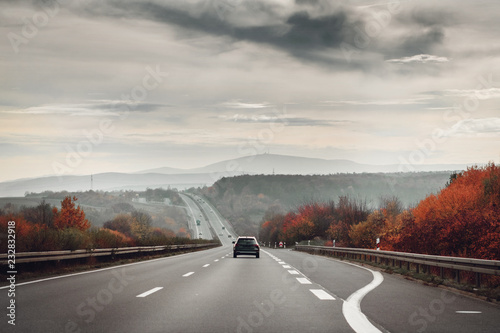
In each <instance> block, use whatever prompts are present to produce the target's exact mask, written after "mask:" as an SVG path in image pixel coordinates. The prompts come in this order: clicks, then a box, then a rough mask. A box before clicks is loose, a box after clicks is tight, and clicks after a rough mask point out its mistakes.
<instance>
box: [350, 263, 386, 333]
mask: <svg viewBox="0 0 500 333" xmlns="http://www.w3.org/2000/svg"><path fill="white" fill-rule="evenodd" d="M353 266H356V267H359V268H363V269H366V270H368V271H370V272H371V273H372V274H373V280H372V282H370V283H369V284H367V285H366V286H364V287H363V288H361V289H358V290H357V291H355V292H354V293H352V294H351V295H350V296H349V297H348V298H347V300H345V301H344V304H343V305H342V314H343V315H344V317H345V319H346V320H347V323H348V324H349V326H351V328H352V329H353V330H354V331H355V332H356V333H382V332H381V331H380V330H379V329H378V328H376V327H375V326H374V325H373V324H372V323H371V322H370V321H369V320H368V318H366V316H365V315H364V314H363V312H361V301H362V300H363V297H365V296H366V295H367V294H368V293H369V292H370V291H372V290H373V289H375V288H377V287H378V286H379V285H380V284H381V283H382V282H383V281H384V277H383V276H382V274H381V273H380V272H376V271H372V270H370V269H368V268H366V267H361V266H358V265H353Z"/></svg>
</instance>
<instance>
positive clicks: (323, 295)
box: [309, 289, 335, 301]
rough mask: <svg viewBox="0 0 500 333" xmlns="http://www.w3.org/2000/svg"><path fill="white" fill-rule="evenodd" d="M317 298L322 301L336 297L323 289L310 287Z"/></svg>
mask: <svg viewBox="0 0 500 333" xmlns="http://www.w3.org/2000/svg"><path fill="white" fill-rule="evenodd" d="M309 291H310V292H312V293H313V294H314V295H315V296H316V297H317V298H319V299H320V300H322V301H327V300H335V298H334V297H333V296H332V295H330V294H329V293H327V292H326V291H324V290H323V289H309Z"/></svg>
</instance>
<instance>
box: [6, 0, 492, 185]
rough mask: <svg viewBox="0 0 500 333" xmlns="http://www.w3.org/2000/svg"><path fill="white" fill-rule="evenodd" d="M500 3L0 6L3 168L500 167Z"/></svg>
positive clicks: (269, 0)
mask: <svg viewBox="0 0 500 333" xmlns="http://www.w3.org/2000/svg"><path fill="white" fill-rule="evenodd" d="M499 12H500V1H496V0H489V1H486V0H483V1H482V0H478V1H472V0H471V1H458V0H454V1H447V0H443V1H364V0H351V1H347V0H344V1H321V0H266V1H264V0H248V1H247V0H184V1H180V0H179V1H159V0H153V1H143V0H135V1H124V0H114V1H113V0H105V1H93V0H82V1H73V0H59V1H56V0H46V1H20V0H12V1H1V2H0V35H1V36H2V37H1V39H0V50H1V53H0V74H1V76H0V163H1V170H2V172H1V174H0V181H5V180H11V179H18V178H26V177H36V176H41V175H50V174H91V173H94V174H95V173H99V172H106V171H116V172H132V171H138V170H143V169H151V168H156V167H162V166H168V167H175V168H195V167H201V166H205V165H207V164H210V163H214V162H218V161H220V160H224V159H230V158H237V157H242V156H247V155H252V154H261V153H266V152H270V153H274V154H285V155H297V156H304V157H318V158H325V159H349V160H353V161H355V162H359V163H369V164H395V163H410V164H434V163H486V162H488V161H495V162H496V163H498V162H500V38H499V37H498V36H500V21H499V20H498V13H499Z"/></svg>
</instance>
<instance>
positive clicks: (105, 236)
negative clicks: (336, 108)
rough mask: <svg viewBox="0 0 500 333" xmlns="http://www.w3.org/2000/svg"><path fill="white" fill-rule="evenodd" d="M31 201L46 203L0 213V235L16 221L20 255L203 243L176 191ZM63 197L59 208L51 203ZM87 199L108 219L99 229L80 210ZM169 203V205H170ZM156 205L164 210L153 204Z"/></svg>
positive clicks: (9, 207) (6, 207) (66, 195)
mask: <svg viewBox="0 0 500 333" xmlns="http://www.w3.org/2000/svg"><path fill="white" fill-rule="evenodd" d="M77 195H78V197H77ZM27 197H29V198H31V199H33V198H40V197H41V199H40V203H39V204H38V205H36V206H24V205H15V204H12V203H5V204H4V205H3V207H1V208H0V230H7V223H8V222H9V221H15V222H16V252H30V251H55V250H76V249H96V248H117V247H127V246H149V245H170V244H185V243H195V242H200V240H191V239H190V237H191V236H190V233H189V231H188V230H187V215H186V213H185V210H184V209H183V208H182V207H179V205H181V204H182V199H181V198H180V197H179V195H178V194H177V193H176V192H175V191H173V190H163V189H154V190H153V189H148V190H147V191H145V192H139V193H136V192H132V191H131V192H127V193H125V194H124V193H120V194H118V195H117V194H110V193H107V192H95V191H88V192H82V193H76V194H73V195H70V194H69V193H68V192H62V193H61V192H59V193H53V192H44V193H42V194H28V195H27ZM58 198H60V201H59V204H57V205H56V204H53V205H51V204H49V203H48V202H54V201H56V200H57V199H58ZM81 198H83V201H84V202H85V203H86V205H87V206H86V207H87V209H88V210H90V212H91V214H92V215H99V213H101V214H102V215H104V216H106V217H107V218H108V219H107V220H106V221H105V222H103V223H102V224H101V225H99V226H96V225H94V224H93V223H92V222H91V221H90V219H89V218H88V217H87V216H86V213H85V211H84V208H83V207H82V206H80V205H79V202H80V199H81ZM137 198H144V200H142V201H144V202H145V204H141V203H136V202H134V201H133V200H136V201H139V200H137ZM165 199H168V200H169V202H168V203H169V205H168V206H167V205H165V204H164V202H165ZM155 202H157V203H161V205H151V203H155ZM92 207H94V208H92ZM136 207H144V209H142V208H136ZM146 209H149V211H146ZM151 213H152V214H151ZM2 243H3V242H2Z"/></svg>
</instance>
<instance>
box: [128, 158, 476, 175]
mask: <svg viewBox="0 0 500 333" xmlns="http://www.w3.org/2000/svg"><path fill="white" fill-rule="evenodd" d="M467 166H468V165H466V164H426V165H401V164H388V165H372V164H360V163H356V162H353V161H349V160H326V159H320V158H306V157H297V156H286V155H275V154H261V155H254V156H246V157H240V158H237V159H232V160H227V161H222V162H218V163H214V164H210V165H207V166H205V167H203V168H196V169H188V170H186V169H174V168H157V169H149V170H144V171H139V172H137V174H144V173H161V174H186V173H190V174H200V173H211V174H220V176H224V175H225V174H226V173H227V174H231V175H233V174H273V173H274V174H284V175H295V174H297V175H328V174H335V173H363V172H365V173H378V172H386V173H387V172H421V171H459V170H465V169H466V168H467ZM219 178H220V177H219Z"/></svg>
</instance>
